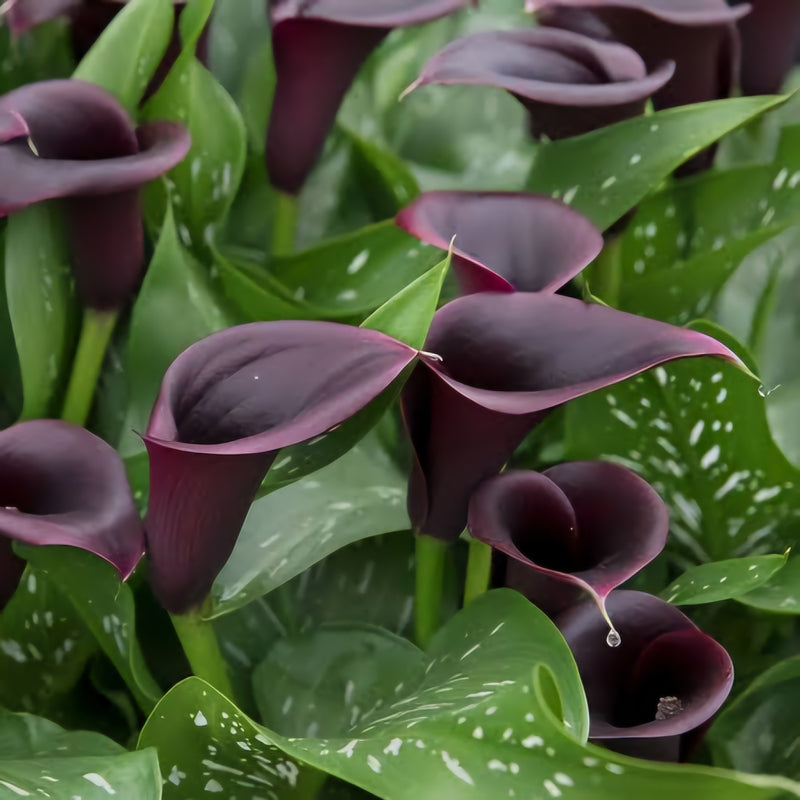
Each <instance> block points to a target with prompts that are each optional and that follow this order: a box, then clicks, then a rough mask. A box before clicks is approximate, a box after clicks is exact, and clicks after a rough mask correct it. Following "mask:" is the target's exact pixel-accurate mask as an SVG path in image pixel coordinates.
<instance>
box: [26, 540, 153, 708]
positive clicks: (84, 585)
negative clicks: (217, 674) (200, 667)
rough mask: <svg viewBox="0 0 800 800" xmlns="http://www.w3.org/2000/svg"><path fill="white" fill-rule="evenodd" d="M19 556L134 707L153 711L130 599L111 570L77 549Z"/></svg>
mask: <svg viewBox="0 0 800 800" xmlns="http://www.w3.org/2000/svg"><path fill="white" fill-rule="evenodd" d="M20 554H21V555H22V556H23V557H24V558H26V559H27V560H28V562H29V563H30V564H32V565H33V566H34V567H35V568H36V569H37V570H38V571H39V573H40V574H41V575H44V576H45V577H46V579H47V580H48V581H49V582H51V583H52V584H53V585H55V586H57V587H58V589H59V590H60V591H61V592H62V593H63V595H64V596H65V597H66V598H68V599H69V601H70V602H71V603H72V606H73V608H74V609H75V612H76V613H77V614H78V615H79V616H80V617H81V619H83V621H84V623H85V624H86V626H87V627H88V628H89V630H90V631H91V632H92V634H93V635H94V637H95V639H96V640H97V642H98V643H99V644H100V646H101V647H102V648H103V652H105V654H106V655H107V656H108V658H109V659H110V660H111V662H112V663H113V664H114V666H115V667H116V669H117V671H118V672H119V674H120V675H121V676H122V678H123V680H124V681H125V683H126V685H127V686H128V688H129V689H130V690H131V693H132V694H133V696H134V697H135V698H136V701H137V703H139V706H140V707H141V708H142V709H143V710H144V711H145V713H149V712H150V711H152V710H153V707H154V706H155V704H156V702H157V701H158V699H159V698H160V697H161V695H162V692H161V688H160V687H159V685H158V684H157V683H156V681H155V680H154V678H153V676H152V675H151V674H150V671H149V670H148V668H147V664H146V663H145V661H144V657H143V656H142V652H141V649H140V648H139V642H138V641H137V639H136V608H135V606H134V602H133V593H132V592H131V590H130V587H129V586H128V585H127V584H125V583H121V582H120V580H119V575H118V574H117V571H116V570H115V569H114V567H112V566H111V564H109V563H108V562H107V561H104V560H103V559H101V558H98V557H97V556H95V555H93V554H92V553H89V552H87V551H85V550H80V549H78V548H77V547H24V548H20Z"/></svg>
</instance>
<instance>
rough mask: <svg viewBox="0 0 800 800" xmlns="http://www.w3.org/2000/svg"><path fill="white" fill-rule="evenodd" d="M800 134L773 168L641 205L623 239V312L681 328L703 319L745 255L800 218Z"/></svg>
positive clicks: (788, 135)
mask: <svg viewBox="0 0 800 800" xmlns="http://www.w3.org/2000/svg"><path fill="white" fill-rule="evenodd" d="M798 144H800V129H798V128H797V127H792V128H788V129H786V130H785V131H784V132H783V136H782V139H781V144H780V148H779V150H778V152H777V154H776V157H775V159H774V161H773V162H772V163H770V164H763V165H759V166H751V167H744V168H740V169H735V170H729V171H725V172H720V171H709V172H705V173H703V174H701V175H699V176H697V177H695V178H693V179H691V180H682V181H678V182H677V183H674V184H672V185H670V186H668V187H667V188H666V189H664V190H663V191H661V192H659V193H658V194H656V195H654V196H652V197H649V198H647V199H645V200H644V201H643V203H642V204H641V205H640V206H639V208H638V210H637V214H636V217H635V218H634V220H633V222H632V223H631V224H630V225H629V226H628V227H627V229H626V231H625V234H624V236H623V241H622V280H621V289H622V291H621V298H620V300H621V306H620V307H621V308H623V309H624V310H626V311H632V312H634V313H638V314H643V315H645V316H651V317H657V318H658V319H663V320H666V321H668V322H677V323H679V324H683V323H685V322H688V321H689V320H690V319H694V318H696V317H698V316H701V315H703V314H705V313H706V312H707V311H708V309H709V308H710V306H711V304H712V302H713V301H714V299H715V297H716V295H717V293H718V292H719V290H720V288H721V287H722V286H723V285H724V284H725V283H726V282H727V280H728V279H729V278H730V277H731V275H732V274H733V272H734V270H736V268H737V267H738V266H739V264H740V263H741V262H742V261H743V260H744V258H745V257H746V256H747V255H748V254H749V253H750V252H752V251H753V250H755V249H756V248H757V247H759V246H761V245H762V244H763V243H764V242H767V241H769V240H770V239H772V238H774V237H775V236H777V235H778V234H780V233H781V232H783V231H784V230H786V228H788V227H790V226H792V225H794V224H796V223H797V221H798V216H799V215H800V199H799V198H800V195H798V193H797V192H796V191H795V190H794V189H795V187H796V186H797V183H798V181H800V156H798V153H800V148H799V147H798Z"/></svg>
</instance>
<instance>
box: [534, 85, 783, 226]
mask: <svg viewBox="0 0 800 800" xmlns="http://www.w3.org/2000/svg"><path fill="white" fill-rule="evenodd" d="M785 101H786V98H785V97H739V98H734V99H730V100H714V101H712V102H710V103H699V104H697V105H692V106H681V107H680V108H673V109H668V110H666V111H659V112H658V113H656V114H652V115H649V116H644V117H637V118H635V119H630V120H626V121H624V122H620V123H617V124H616V125H610V126H608V127H606V128H601V129H600V130H597V131H593V132H592V133H588V134H586V135H584V136H576V137H573V138H570V139H561V140H559V141H555V142H549V143H547V144H546V145H543V146H542V147H540V148H539V150H538V151H537V155H536V160H535V161H534V164H533V168H532V170H531V173H530V175H529V176H528V182H527V188H528V189H529V190H531V191H535V192H542V193H544V194H552V195H553V196H555V197H560V198H561V199H562V200H563V201H564V202H565V203H569V204H570V205H571V206H572V207H573V208H575V209H576V210H578V211H581V212H582V213H584V214H586V216H588V217H589V218H590V219H591V220H592V221H593V222H594V223H595V224H596V225H597V227H598V228H601V229H605V228H607V227H608V226H609V225H611V224H612V223H613V222H616V221H617V220H618V219H619V218H620V217H622V215H623V214H624V213H625V212H626V211H628V210H630V209H631V208H633V207H634V206H635V205H636V204H637V203H638V202H639V201H640V200H641V199H642V198H643V197H644V196H645V195H646V194H647V193H648V192H650V191H652V190H653V189H654V188H655V187H656V186H658V184H659V183H661V181H663V180H664V179H665V178H666V177H667V176H668V175H669V174H670V173H671V172H672V171H673V170H674V169H675V168H676V167H678V166H679V165H680V164H682V163H683V162H684V161H686V160H687V159H689V158H691V157H692V156H693V155H695V154H696V153H698V152H700V151H701V150H703V149H704V148H706V147H708V145H710V144H711V143H712V142H715V141H716V140H717V139H719V138H720V137H722V136H724V135H725V134H726V133H728V132H729V131H732V130H733V129H734V128H737V127H739V126H740V125H743V124H744V123H745V122H747V121H748V120H751V119H753V118H755V117H757V116H758V115H759V114H763V113H764V112H765V111H768V110H769V109H771V108H775V107H777V106H779V105H781V104H782V103H784V102H785Z"/></svg>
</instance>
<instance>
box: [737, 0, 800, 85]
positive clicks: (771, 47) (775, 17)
mask: <svg viewBox="0 0 800 800" xmlns="http://www.w3.org/2000/svg"><path fill="white" fill-rule="evenodd" d="M750 5H752V11H751V12H750V13H749V14H748V15H747V16H746V17H742V19H740V20H739V34H740V36H741V37H742V74H741V79H740V83H741V87H742V92H743V93H744V94H774V93H776V92H779V91H780V89H781V86H783V81H784V79H785V78H786V76H787V75H788V73H789V70H791V68H792V67H793V66H794V63H795V61H796V60H797V54H798V49H800V3H798V2H797V0H751V3H750Z"/></svg>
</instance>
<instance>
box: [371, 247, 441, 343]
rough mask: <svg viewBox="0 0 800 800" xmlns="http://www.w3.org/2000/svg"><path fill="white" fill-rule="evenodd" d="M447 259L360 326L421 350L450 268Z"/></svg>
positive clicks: (387, 302)
mask: <svg viewBox="0 0 800 800" xmlns="http://www.w3.org/2000/svg"><path fill="white" fill-rule="evenodd" d="M450 259H451V254H450V253H448V255H447V258H445V259H444V260H443V261H442V262H441V263H439V264H438V265H437V266H435V267H434V268H433V269H431V270H428V272H426V273H425V274H424V275H420V277H419V278H417V279H416V280H415V281H413V282H412V283H410V284H409V285H408V286H406V288H405V289H403V290H401V291H400V292H398V293H397V294H396V295H395V296H394V297H392V298H391V299H390V300H387V301H386V302H385V303H384V304H383V305H382V306H381V307H380V308H378V309H377V310H376V311H374V312H373V313H372V314H370V315H369V316H368V317H367V318H366V319H365V320H364V322H362V323H361V327H362V328H371V329H372V330H375V331H381V332H382V333H385V334H388V335H389V336H393V337H394V338H395V339H399V340H400V341H401V342H405V343H406V344H409V345H411V346H412V347H416V348H420V347H422V345H424V344H425V339H426V337H427V335H428V328H430V326H431V321H432V320H433V315H434V313H435V312H436V306H437V305H438V303H439V296H440V294H441V292H442V284H443V283H444V278H445V275H447V271H448V270H449V269H450Z"/></svg>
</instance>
